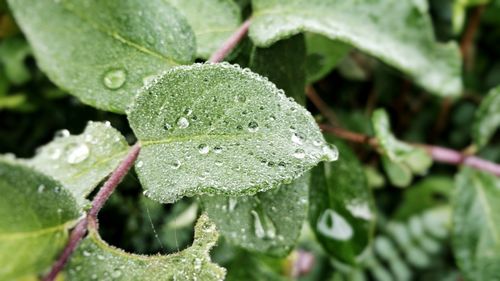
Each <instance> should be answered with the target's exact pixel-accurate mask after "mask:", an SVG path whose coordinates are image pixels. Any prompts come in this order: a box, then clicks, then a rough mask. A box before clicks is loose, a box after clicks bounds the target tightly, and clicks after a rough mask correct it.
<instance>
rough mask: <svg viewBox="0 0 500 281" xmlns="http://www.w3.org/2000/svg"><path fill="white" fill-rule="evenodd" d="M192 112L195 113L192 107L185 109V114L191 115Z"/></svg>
mask: <svg viewBox="0 0 500 281" xmlns="http://www.w3.org/2000/svg"><path fill="white" fill-rule="evenodd" d="M192 113H193V110H192V109H190V108H186V109H185V110H184V114H186V115H187V116H189V115H191V114H192Z"/></svg>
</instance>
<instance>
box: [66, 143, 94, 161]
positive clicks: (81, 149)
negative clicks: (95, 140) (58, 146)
mask: <svg viewBox="0 0 500 281" xmlns="http://www.w3.org/2000/svg"><path fill="white" fill-rule="evenodd" d="M66 149H67V153H68V154H67V155H68V156H67V161H68V163H69V164H78V163H81V162H82V161H84V160H85V159H87V158H88V157H89V154H90V150H89V147H88V146H87V145H86V144H83V143H78V144H75V143H73V144H70V145H68V147H66Z"/></svg>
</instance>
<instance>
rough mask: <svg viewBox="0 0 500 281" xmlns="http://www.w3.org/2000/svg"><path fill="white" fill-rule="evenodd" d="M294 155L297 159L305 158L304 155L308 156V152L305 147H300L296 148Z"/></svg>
mask: <svg viewBox="0 0 500 281" xmlns="http://www.w3.org/2000/svg"><path fill="white" fill-rule="evenodd" d="M293 157H295V158H297V159H304V157H306V152H305V151H304V150H303V149H300V148H299V149H297V150H295V152H294V153H293Z"/></svg>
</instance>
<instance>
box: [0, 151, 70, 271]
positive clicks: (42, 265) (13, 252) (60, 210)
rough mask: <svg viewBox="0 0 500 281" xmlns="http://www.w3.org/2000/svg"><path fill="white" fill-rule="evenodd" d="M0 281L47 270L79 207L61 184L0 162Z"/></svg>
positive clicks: (8, 162)
mask: <svg viewBox="0 0 500 281" xmlns="http://www.w3.org/2000/svg"><path fill="white" fill-rule="evenodd" d="M0 194H1V196H0V218H1V219H0V264H1V265H2V266H0V280H13V279H16V278H17V277H22V276H25V275H30V274H39V273H41V272H42V271H44V270H46V269H47V268H48V267H50V265H51V264H52V263H53V261H54V260H55V259H56V258H57V255H58V254H59V251H60V250H61V249H62V248H63V247H64V245H65V243H66V239H67V230H68V229H69V228H71V227H72V226H73V225H74V223H75V221H76V219H77V218H78V216H79V208H78V207H77V204H76V203H75V199H74V198H73V196H71V194H70V193H69V192H68V191H66V190H65V189H64V188H62V186H61V184H60V183H59V182H57V181H54V180H53V179H51V178H49V177H47V176H45V175H42V174H40V173H38V172H36V171H34V170H32V169H31V168H28V167H25V166H21V165H19V164H16V163H14V160H5V159H3V158H2V159H0Z"/></svg>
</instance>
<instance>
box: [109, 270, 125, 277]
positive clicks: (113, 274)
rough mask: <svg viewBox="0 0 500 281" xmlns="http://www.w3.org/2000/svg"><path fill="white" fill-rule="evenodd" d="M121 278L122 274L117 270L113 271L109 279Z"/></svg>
mask: <svg viewBox="0 0 500 281" xmlns="http://www.w3.org/2000/svg"><path fill="white" fill-rule="evenodd" d="M121 276H122V272H121V271H120V270H118V269H116V270H114V271H113V272H112V273H111V277H112V278H119V277H121Z"/></svg>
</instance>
